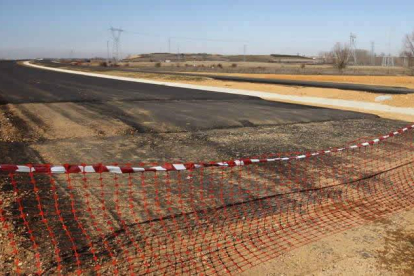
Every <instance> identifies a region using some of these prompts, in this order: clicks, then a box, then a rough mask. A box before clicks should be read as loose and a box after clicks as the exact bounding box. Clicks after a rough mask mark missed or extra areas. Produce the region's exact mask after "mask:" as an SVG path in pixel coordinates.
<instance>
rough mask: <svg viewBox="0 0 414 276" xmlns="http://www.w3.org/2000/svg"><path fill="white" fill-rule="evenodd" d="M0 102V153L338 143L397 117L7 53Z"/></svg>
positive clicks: (227, 150) (82, 156) (63, 158)
mask: <svg viewBox="0 0 414 276" xmlns="http://www.w3.org/2000/svg"><path fill="white" fill-rule="evenodd" d="M0 103H1V104H0V124H1V125H2V130H1V131H0V146H1V149H2V152H3V153H4V154H3V155H2V156H1V157H0V163H17V162H24V163H26V162H41V163H43V162H47V163H65V162H76V163H82V162H89V163H97V162H122V163H125V162H129V161H134V160H140V161H142V160H144V161H145V160H147V161H148V160H149V161H164V160H171V159H180V160H182V161H189V160H194V159H197V160H209V159H213V160H214V159H221V158H234V157H236V156H238V155H242V156H248V155H254V154H263V153H266V152H274V151H275V150H281V151H288V150H289V151H290V150H304V149H308V148H311V147H315V148H322V147H327V146H335V145H338V144H341V143H342V142H343V141H346V140H347V139H348V137H349V139H351V140H352V139H355V138H358V137H359V136H366V135H369V134H371V133H381V132H383V131H384V130H390V129H392V128H393V127H394V124H393V123H384V122H385V121H384V120H381V122H380V123H378V120H380V119H378V117H376V116H374V115H367V114H362V113H357V112H349V111H340V110H334V109H328V108H319V107H311V106H304V105H296V104H287V103H280V102H270V101H265V100H262V99H260V98H256V97H248V96H238V95H232V94H225V93H214V92H209V91H200V90H191V89H184V88H174V87H167V86H162V85H153V84H144V83H142V84H141V83H133V82H125V81H117V80H110V79H102V78H95V77H88V76H80V75H72V74H67V73H60V72H51V71H46V70H41V69H35V68H30V67H25V66H21V65H18V64H17V63H16V62H11V61H8V62H0ZM327 122H330V123H332V124H337V125H341V124H342V125H344V123H343V122H354V123H353V125H354V129H353V131H350V130H348V131H346V132H345V133H344V132H343V131H342V133H339V134H338V133H337V132H336V131H333V130H332V129H330V128H329V127H326V126H327V125H326V124H327ZM341 122H342V123H341ZM302 124H307V125H308V128H307V130H308V131H310V132H312V133H313V134H306V131H307V130H306V129H305V128H306V127H303V128H302V130H301V131H300V133H298V132H297V131H298V130H297V129H296V128H297V126H298V125H302ZM371 125H373V126H374V127H368V126H371ZM289 126H290V128H289ZM287 128H289V129H287ZM362 129H365V130H368V131H361V130H362ZM282 130H283V133H281V132H282ZM315 131H317V132H319V133H320V134H315V133H314V132H315ZM355 132H356V133H355ZM359 132H360V134H358V133H359ZM321 133H325V134H326V136H324V135H323V134H321ZM306 135H311V136H310V137H307V136H306ZM288 136H289V137H291V138H289V139H288V142H289V143H286V141H284V140H283V139H284V138H286V137H288ZM328 136H329V137H331V138H329V139H327V137H328ZM242 137H244V138H243V139H244V140H243V139H242ZM332 137H333V138H332ZM335 137H336V138H335ZM334 138H335V139H334ZM246 139H249V141H248V142H247V140H246ZM292 139H293V140H294V139H297V140H300V141H301V142H297V143H295V142H293V140H292ZM242 140H243V141H242ZM303 140H304V141H303ZM312 141H313V142H312ZM51 149H53V150H51Z"/></svg>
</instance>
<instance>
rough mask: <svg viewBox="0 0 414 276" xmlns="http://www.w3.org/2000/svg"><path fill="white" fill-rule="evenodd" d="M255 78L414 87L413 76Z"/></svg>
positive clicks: (245, 75) (269, 76)
mask: <svg viewBox="0 0 414 276" xmlns="http://www.w3.org/2000/svg"><path fill="white" fill-rule="evenodd" d="M216 75H225V76H237V77H252V74H223V73H217V74H216ZM253 77H254V78H263V79H285V80H306V81H323V82H340V83H358V84H371V85H383V86H392V87H407V88H414V77H412V76H347V75H300V74H299V75H284V74H254V75H253Z"/></svg>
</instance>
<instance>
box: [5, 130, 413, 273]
mask: <svg viewBox="0 0 414 276" xmlns="http://www.w3.org/2000/svg"><path fill="white" fill-rule="evenodd" d="M412 128H413V126H409V127H407V128H404V129H401V130H399V131H397V132H394V133H390V134H389V135H386V136H382V137H380V138H378V139H373V140H367V141H363V142H361V143H359V144H356V145H348V146H346V147H343V148H336V149H330V150H327V151H318V152H313V153H305V154H299V155H281V154H271V155H267V156H261V157H258V158H249V159H240V160H234V161H228V162H210V163H197V164H193V163H187V164H164V165H159V166H156V165H153V164H150V165H146V164H135V165H134V164H128V165H125V166H118V165H114V166H103V165H95V166H86V165H80V166H74V165H63V166H49V165H41V166H34V165H25V166H16V165H1V166H0V171H1V172H2V173H0V181H1V183H2V185H3V186H2V189H3V190H2V191H1V192H0V200H1V202H0V203H1V205H0V223H1V227H2V228H1V229H2V230H1V233H3V235H4V236H7V237H8V242H9V245H8V249H9V251H10V252H11V255H12V256H13V259H12V260H10V265H9V267H8V268H7V269H8V270H9V272H15V273H18V274H25V273H27V274H29V273H38V274H46V275H47V274H58V275H59V274H61V275H67V274H88V273H92V274H94V273H95V274H98V275H102V274H108V273H114V274H120V275H126V274H133V275H140V274H200V275H210V274H234V273H237V272H240V271H244V270H246V269H248V268H250V267H252V266H255V265H258V264H260V263H262V262H264V261H266V260H268V259H269V258H274V257H276V256H278V255H280V254H283V253H285V252H287V251H289V250H291V249H293V248H295V247H298V246H301V245H303V244H306V243H309V242H312V241H315V240H317V239H320V238H321V237H323V236H326V235H331V234H333V233H336V232H339V231H343V230H344V229H347V228H350V227H353V226H356V225H360V224H362V223H365V222H367V221H371V220H375V219H377V218H380V217H382V216H384V215H388V214H390V213H393V212H396V211H400V210H403V209H407V208H412V207H414V133H413V132H414V131H413V130H412ZM8 191H11V192H8ZM23 260H24V262H22V261H23ZM88 275H89V274H88Z"/></svg>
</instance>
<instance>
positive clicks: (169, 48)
mask: <svg viewBox="0 0 414 276" xmlns="http://www.w3.org/2000/svg"><path fill="white" fill-rule="evenodd" d="M168 53H171V37H169V38H168Z"/></svg>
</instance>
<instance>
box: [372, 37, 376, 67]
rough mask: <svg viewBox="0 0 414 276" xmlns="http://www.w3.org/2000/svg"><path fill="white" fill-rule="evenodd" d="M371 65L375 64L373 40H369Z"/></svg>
mask: <svg viewBox="0 0 414 276" xmlns="http://www.w3.org/2000/svg"><path fill="white" fill-rule="evenodd" d="M371 65H372V66H375V42H374V41H371Z"/></svg>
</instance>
